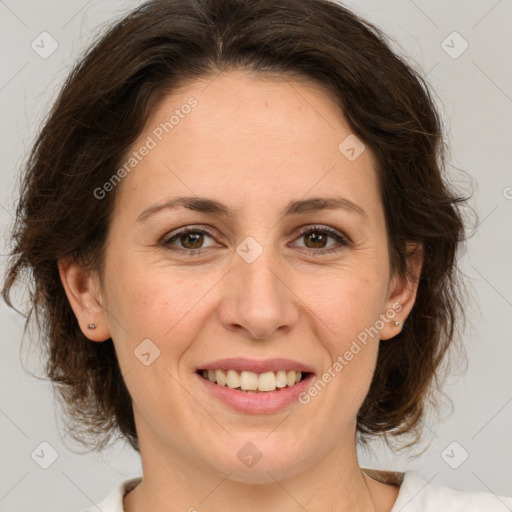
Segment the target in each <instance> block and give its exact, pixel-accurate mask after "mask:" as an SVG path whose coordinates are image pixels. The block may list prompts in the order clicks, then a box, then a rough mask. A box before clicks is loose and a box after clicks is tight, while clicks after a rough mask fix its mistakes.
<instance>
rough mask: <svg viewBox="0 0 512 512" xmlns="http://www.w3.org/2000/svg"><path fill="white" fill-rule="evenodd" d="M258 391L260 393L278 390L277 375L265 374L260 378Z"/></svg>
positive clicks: (272, 373)
mask: <svg viewBox="0 0 512 512" xmlns="http://www.w3.org/2000/svg"><path fill="white" fill-rule="evenodd" d="M258 389H259V390H260V391H274V389H276V374H275V373H274V372H265V373H262V374H261V375H260V376H259V377H258Z"/></svg>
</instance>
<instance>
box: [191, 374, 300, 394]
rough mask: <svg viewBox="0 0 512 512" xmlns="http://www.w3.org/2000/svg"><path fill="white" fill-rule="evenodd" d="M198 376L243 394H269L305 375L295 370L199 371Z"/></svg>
mask: <svg viewBox="0 0 512 512" xmlns="http://www.w3.org/2000/svg"><path fill="white" fill-rule="evenodd" d="M198 373H199V375H201V376H202V377H203V378H204V379H207V380H209V381H210V382H212V383H214V384H217V385H219V386H227V387H228V388H231V389H235V390H238V391H245V392H253V393H258V392H269V391H275V390H276V389H277V390H279V389H282V388H286V387H291V386H294V385H295V384H298V383H299V382H300V381H301V380H302V379H303V377H305V376H306V375H307V374H306V373H303V372H300V371H297V370H288V371H287V370H278V371H276V372H264V373H259V374H258V373H255V372H250V371H245V370H242V371H237V370H220V369H218V370H199V371H198Z"/></svg>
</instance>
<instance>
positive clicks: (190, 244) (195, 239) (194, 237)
mask: <svg viewBox="0 0 512 512" xmlns="http://www.w3.org/2000/svg"><path fill="white" fill-rule="evenodd" d="M179 241H180V243H181V244H182V246H183V247H184V248H185V249H200V248H201V245H203V242H204V235H203V234H202V233H198V232H196V231H190V232H188V233H185V234H183V235H179Z"/></svg>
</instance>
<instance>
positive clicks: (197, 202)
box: [137, 196, 367, 222]
mask: <svg viewBox="0 0 512 512" xmlns="http://www.w3.org/2000/svg"><path fill="white" fill-rule="evenodd" d="M179 207H184V208H187V209H189V210H193V211H196V212H201V213H208V214H211V215H217V216H219V217H226V218H234V217H235V215H236V212H237V211H238V210H231V209H230V208H229V207H228V206H226V205H225V204H223V203H220V202H218V201H216V200H214V199H209V198H207V197H194V196H188V197H176V198H174V199H171V200H170V201H166V202H165V203H161V204H155V205H153V206H150V207H149V208H146V209H145V210H144V211H143V212H142V213H141V214H140V215H139V216H138V217H137V222H144V221H145V220H147V219H148V218H149V217H151V216H152V215H154V214H155V213H157V212H160V211H162V210H172V209H176V208H179ZM335 209H342V210H345V211H347V212H349V213H356V214H359V215H361V216H363V217H366V216H367V214H366V212H365V211H364V210H363V208H361V207H360V206H359V205H357V204H356V203H354V202H352V201H350V200H349V199H346V198H343V197H313V198H310V199H301V200H299V201H290V202H289V203H288V204H287V205H286V206H285V208H284V209H283V216H284V217H288V216H290V215H300V214H304V213H311V212H318V211H321V210H335Z"/></svg>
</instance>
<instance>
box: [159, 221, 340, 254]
mask: <svg viewBox="0 0 512 512" xmlns="http://www.w3.org/2000/svg"><path fill="white" fill-rule="evenodd" d="M189 233H201V234H206V235H208V236H210V237H211V238H215V237H214V235H213V233H211V232H210V231H209V230H207V229H204V228H202V229H199V228H185V229H182V230H180V231H177V232H175V233H173V234H172V236H170V237H168V238H166V239H164V240H162V242H160V245H161V246H162V247H163V248H164V249H167V250H170V251H173V252H177V253H184V252H185V253H188V254H187V256H199V255H201V254H203V253H204V252H206V251H207V250H208V249H209V248H206V249H182V248H176V247H173V246H172V244H171V242H172V241H173V240H174V239H175V238H178V237H180V236H182V235H186V234H189ZM311 233H323V234H327V235H329V236H331V237H332V238H334V239H335V240H336V241H337V242H338V243H339V244H340V245H341V246H342V247H329V248H327V249H319V250H313V249H307V250H304V251H302V252H304V253H306V254H307V255H309V256H318V254H327V253H331V252H336V251H339V250H341V248H343V247H346V246H348V245H349V241H348V239H347V238H345V237H344V236H343V235H341V234H340V233H338V232H337V231H335V230H333V229H331V228H329V227H327V226H321V225H314V226H308V227H307V228H304V229H303V230H301V231H300V232H299V234H298V235H297V237H296V238H301V237H303V236H306V235H309V234H311Z"/></svg>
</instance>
